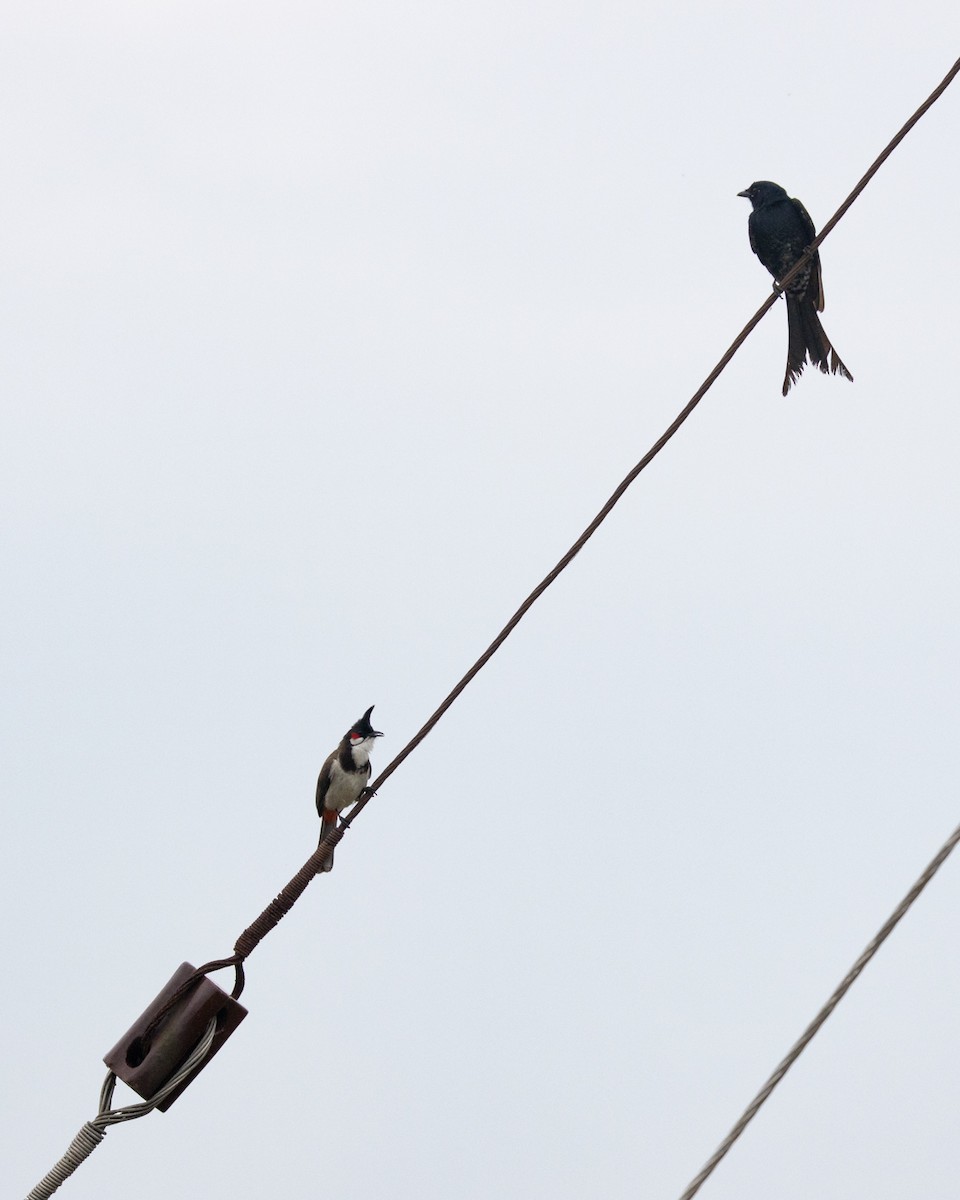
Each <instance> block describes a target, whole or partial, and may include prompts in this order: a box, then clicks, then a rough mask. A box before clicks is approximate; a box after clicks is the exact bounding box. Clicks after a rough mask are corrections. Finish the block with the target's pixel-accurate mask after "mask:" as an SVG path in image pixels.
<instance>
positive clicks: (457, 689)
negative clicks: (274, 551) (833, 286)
mask: <svg viewBox="0 0 960 1200" xmlns="http://www.w3.org/2000/svg"><path fill="white" fill-rule="evenodd" d="M958 73H960V59H958V60H957V61H956V62H955V63H954V64H953V66H952V67H951V68H950V70H949V71H948V72H947V74H946V75H945V76H944V78H943V79H942V80H941V81H940V83H939V84H937V86H936V87H935V88H934V90H933V91H932V92H931V93H930V95H929V96H928V97H927V98H926V100H924V102H923V103H922V104H921V105H920V107H919V108H918V109H917V110H916V111H915V112H914V113H913V114H912V116H911V117H910V118H909V120H907V121H906V122H905V123H904V125H903V126H902V127H901V128H900V129H899V130H898V131H897V133H896V134H895V135H894V137H893V138H891V140H890V141H889V142H888V143H887V145H886V146H885V147H884V148H883V150H882V151H881V152H880V154H878V155H877V157H876V158H875V159H874V161H873V162H872V163H871V164H870V166H869V167H868V168H867V170H866V171H865V172H864V174H863V176H862V177H861V178H860V180H859V181H858V182H857V184H856V186H855V187H854V188H853V190H852V191H851V192H850V194H849V195H848V196H847V198H846V199H845V200H844V201H843V203H842V204H841V205H840V207H839V208H838V209H837V211H836V212H835V213H834V214H833V216H832V217H831V218H830V220H829V221H827V223H826V224H825V225H824V227H823V229H821V231H820V233H819V234H818V235H817V237H816V238H815V239H814V241H813V242H812V243H811V244H810V245H809V246H808V247H807V249H806V251H805V252H804V253H803V255H802V256H801V257H800V258H799V259H798V260H797V262H796V263H795V264H794V265H793V267H792V268H791V269H790V270H789V271H788V272H787V273H786V274H785V275H784V276H783V278H782V279H780V280H779V281H778V282H777V285H776V287H775V289H774V291H773V292H772V293H771V295H769V296H768V297H767V299H766V300H765V301H764V302H763V304H761V305H760V307H759V308H758V309H757V311H756V312H755V313H754V314H753V316H752V317H751V318H750V320H749V321H748V322H747V323H746V325H744V327H743V329H741V330H740V332H739V333H738V334H737V336H736V337H735V338H734V340H733V341H732V342H731V344H730V346H729V347H728V349H727V351H726V353H725V354H724V355H723V357H722V358H721V359H720V361H719V362H718V363H717V365H716V366H715V367H714V368H713V370H712V371H711V372H710V374H709V375H708V376H707V378H706V379H705V380H704V381H703V383H702V384H701V385H700V387H699V388H698V389H697V390H696V392H694V394H693V395H692V396H691V397H690V399H689V400H688V401H687V403H686V404H685V405H684V407H683V409H682V410H681V411H680V412H679V413H678V415H677V416H676V417H675V418H674V420H673V421H672V422H671V424H670V425H669V427H668V428H667V429H666V430H664V432H663V433H662V434H661V435H660V437H659V438H658V439H657V440H656V441H655V442H654V444H653V445H652V446H651V447H650V449H649V450H648V451H647V452H646V454H645V455H644V456H643V458H641V459H640V461H639V462H638V463H637V464H636V466H634V467H633V468H632V469H631V470H630V471H629V472H628V473H627V475H626V476H625V477H624V479H623V480H622V481H621V482H620V483H619V484H618V485H617V487H616V488H615V490H614V492H613V494H612V495H611V496H610V498H609V500H607V502H606V504H604V506H603V507H602V508H601V509H600V511H599V512H598V513H597V515H596V516H595V517H594V518H593V520H592V521H591V522H590V524H589V525H588V526H587V527H586V529H585V530H584V531H583V533H581V534H580V536H579V537H578V538H577V540H576V541H575V542H574V543H573V545H572V546H571V547H570V549H569V550H568V551H567V552H566V554H564V556H563V557H562V558H561V559H560V561H559V562H558V563H557V565H556V566H555V567H554V568H553V569H552V570H551V571H549V572H548V573H547V574H546V575H545V576H544V577H543V579H541V580H540V582H539V583H538V584H537V586H536V587H535V588H534V589H533V591H532V592H531V593H530V595H529V596H527V598H526V599H525V600H524V601H523V603H522V604H521V605H520V607H519V608H518V609H517V611H516V612H515V613H514V614H513V616H512V617H511V618H510V620H509V621H508V622H507V623H506V625H504V627H503V628H502V629H501V630H500V632H499V633H498V634H497V636H496V637H495V638H494V639H493V641H492V642H491V643H490V645H489V646H488V647H487V648H486V650H484V652H483V653H482V654H481V655H480V657H479V658H478V659H477V661H476V662H475V663H474V664H473V666H472V667H470V669H469V670H468V671H467V672H466V674H465V675H463V677H462V678H461V679H460V680H459V681H458V682H457V683H456V684H455V685H454V687H453V688H452V689H451V690H450V692H449V693H448V694H447V696H446V697H445V698H444V699H443V700H442V701H441V703H440V704H439V705H438V706H437V708H436V709H435V710H434V711H433V712H432V713H431V714H430V716H429V717H428V718H427V720H426V721H425V722H424V723H423V725H422V726H421V727H420V728H419V729H418V730H417V732H416V733H415V734H414V735H413V737H412V738H411V739H410V740H409V741H408V742H407V744H406V745H405V746H404V747H403V749H402V750H400V752H399V753H398V754H397V755H396V756H395V757H394V758H393V759H392V760H391V761H390V762H389V763H388V764H387V766H386V767H385V768H384V769H383V770H382V771H381V772H380V774H379V775H378V776H377V778H376V779H375V780H374V781H373V783H372V784H371V786H370V787H369V788H368V789H367V790H366V791H365V792H364V794H363V795H362V796H361V798H360V800H359V802H358V803H357V804H356V805H354V808H353V810H352V812H351V813H350V816H349V818H348V819H347V820H346V821H344V822H342V824H341V825H340V827H339V828H337V829H333V830H331V831H330V832H329V833H328V834H327V835H326V836H325V837H324V839H323V841H322V842H321V844H320V846H319V847H318V849H317V850H316V851H315V852H314V854H313V855H311V857H310V858H309V859H308V860H307V862H306V863H305V864H304V866H303V867H302V868H301V869H300V870H299V871H298V872H297V874H296V875H295V876H294V877H293V879H291V880H290V882H289V883H288V884H287V885H286V887H285V888H284V889H283V890H282V891H281V892H280V893H279V894H278V895H277V896H276V898H275V899H274V900H272V901H271V902H270V904H269V905H268V906H267V908H266V909H264V911H263V912H262V913H261V914H260V916H259V917H258V918H257V919H256V921H254V922H253V924H252V925H250V926H249V927H248V928H247V929H246V930H244V932H243V933H242V934H241V935H240V937H239V938H238V940H237V942H236V945H235V946H234V951H235V954H234V957H233V958H232V959H230V960H227V961H229V962H231V963H234V964H235V965H237V969H238V973H239V971H240V966H239V964H240V963H241V962H242V960H243V959H244V958H246V957H247V955H248V954H250V953H251V951H252V950H253V949H254V948H255V947H256V946H257V944H258V943H259V942H260V940H261V938H263V937H264V936H265V935H266V934H267V933H269V931H270V930H271V929H273V928H274V926H275V925H276V924H277V922H278V921H280V920H281V919H282V918H283V917H284V916H285V915H286V914H287V913H288V912H289V911H290V909H291V908H292V907H293V905H294V904H295V903H296V901H297V900H298V899H299V897H300V895H301V894H302V893H303V891H304V890H305V889H306V887H307V885H308V884H309V882H310V880H311V879H313V878H314V876H315V874H316V871H317V869H318V868H319V866H320V865H321V864H322V863H323V862H324V860H325V859H326V857H327V855H328V854H329V853H330V850H331V849H332V848H333V847H334V846H336V845H337V843H338V842H339V841H340V840H341V839H342V837H343V835H344V831H345V830H346V829H347V828H349V826H350V824H351V823H352V822H353V821H354V820H355V819H356V817H357V816H358V815H359V814H360V813H361V812H362V811H363V809H364V808H365V807H366V805H367V804H368V803H369V801H370V800H371V799H372V798H373V796H374V795H375V794H376V791H377V789H378V788H379V787H381V786H382V785H383V784H384V783H385V782H386V781H387V780H388V779H389V778H390V776H391V775H392V774H393V773H394V771H396V769H397V768H398V767H399V766H400V764H401V763H402V762H403V761H404V759H405V758H407V757H408V755H410V754H412V753H413V751H414V750H415V749H416V748H417V746H419V745H420V743H421V742H422V741H423V739H424V738H425V737H426V736H427V734H428V733H429V732H430V731H431V730H432V729H433V727H434V726H435V725H436V724H437V722H438V721H439V720H440V718H441V717H442V716H443V714H444V713H445V712H446V711H447V709H448V708H450V706H451V705H452V704H453V703H454V701H455V700H456V699H457V697H458V696H459V695H460V693H461V692H462V691H463V690H464V688H466V687H467V685H468V684H469V683H470V682H471V680H473V679H474V678H475V676H476V675H478V674H479V672H480V671H481V670H482V669H483V668H484V667H485V666H486V664H487V663H488V662H489V661H490V659H491V658H492V657H493V656H494V654H496V652H497V651H498V650H499V649H500V647H501V646H502V645H503V643H504V642H505V641H506V640H507V638H508V637H509V636H510V634H511V633H513V631H514V629H516V627H517V626H518V625H519V624H520V622H521V621H522V620H523V618H524V617H525V616H526V614H527V613H528V612H529V611H530V609H531V608H532V607H533V606H534V604H536V602H537V601H538V600H539V599H540V597H541V596H542V595H543V593H544V592H545V591H546V590H547V588H548V587H550V585H551V584H552V583H554V581H555V580H556V579H557V578H558V577H559V576H560V575H561V574H562V573H563V572H564V571H565V570H566V569H567V567H568V566H569V565H570V563H571V562H573V560H574V558H576V556H577V555H578V554H579V553H580V551H581V550H582V549H583V547H584V546H585V545H586V544H587V542H588V541H589V540H590V538H592V537H593V535H594V534H595V533H596V532H597V530H598V529H599V528H600V526H601V525H602V524H603V522H604V521H605V520H606V519H607V517H608V516H609V515H610V513H611V512H613V510H614V508H616V506H617V504H619V502H620V500H621V499H622V498H623V496H624V494H625V493H626V491H627V489H628V488H629V487H630V485H631V484H632V483H633V482H634V480H636V478H637V476H638V475H639V474H640V473H641V471H643V470H644V469H645V468H646V467H648V466H649V465H650V463H651V462H653V460H654V459H655V458H656V457H657V455H658V454H659V453H660V451H661V450H662V449H663V448H664V446H666V444H667V443H668V442H669V441H670V439H671V438H672V437H673V435H674V434H675V433H676V432H677V431H678V430H679V428H680V427H681V425H683V423H684V422H685V421H686V419H687V418H688V417H689V416H690V414H691V413H692V412H693V410H694V409H695V408H696V407H697V405H698V404H699V403H700V401H701V400H702V399H703V397H704V396H705V395H706V394H707V392H708V391H709V390H710V388H711V387H712V386H713V384H714V383H715V382H716V381H717V379H718V378H719V377H720V375H721V373H722V372H723V371H724V369H725V368H726V366H727V364H728V363H729V362H730V360H731V359H732V358H733V356H734V355H735V354H736V352H737V351H738V350H739V349H740V347H741V346H742V345H743V343H744V342H745V341H746V340H747V338H748V337H749V336H750V334H751V333H752V332H753V330H754V329H755V328H756V327H757V325H759V323H760V321H761V320H762V319H763V318H764V317H765V316H766V314H767V313H768V312H769V311H770V309H771V308H772V307H773V306H774V304H775V303H776V302H777V299H778V297H779V294H780V292H781V291H782V290H783V288H784V286H785V285H786V284H787V283H789V281H790V280H791V279H792V278H793V277H794V276H795V275H796V274H798V273H799V272H800V271H801V270H802V269H803V267H804V264H805V263H806V262H807V261H808V259H809V258H810V256H811V255H812V254H813V253H814V252H815V250H816V249H817V247H818V246H819V245H820V244H821V243H822V242H823V240H824V239H825V238H826V237H827V236H828V235H829V234H830V233H831V231H832V230H833V229H834V228H835V227H836V225H837V223H838V222H839V221H840V220H841V218H842V217H843V216H844V215H845V214H846V212H847V210H848V209H849V208H850V206H851V205H852V204H853V202H854V201H855V200H856V198H857V197H858V196H859V195H860V193H861V192H862V191H863V190H864V188H865V187H866V186H867V184H868V183H869V182H870V180H871V179H872V178H873V177H874V175H876V173H877V171H879V169H880V168H881V166H883V164H884V163H885V162H886V161H887V159H888V158H889V157H890V155H891V154H892V153H893V151H894V150H895V149H896V148H897V146H899V144H900V143H901V142H902V141H903V139H904V138H905V137H906V136H907V134H908V133H909V132H910V130H911V129H912V128H913V127H914V125H916V123H917V122H918V121H919V120H920V118H921V117H922V116H923V115H924V114H925V113H926V112H927V110H928V109H929V108H930V107H931V106H932V105H933V104H934V103H935V102H936V101H937V100H938V99H939V98H940V96H941V95H942V94H943V93H944V92H945V91H946V89H947V88H948V87H949V85H950V84H951V83H952V82H953V80H954V78H955V77H956V75H957V74H958ZM221 965H223V964H221ZM203 969H204V968H201V970H203ZM234 994H235V995H236V994H238V993H236V992H235V993H234Z"/></svg>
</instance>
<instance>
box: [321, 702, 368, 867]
mask: <svg viewBox="0 0 960 1200" xmlns="http://www.w3.org/2000/svg"><path fill="white" fill-rule="evenodd" d="M372 712H373V705H372V704H371V705H370V707H369V708H368V709H367V711H366V712H365V713H364V714H363V716H362V717H361V718H360V720H359V721H357V722H356V723H355V724H354V725H351V726H350V728H349V729H348V730H347V732H346V733H345V734H344V735H343V737H342V738H341V740H340V744H339V746H337V748H336V750H333V751H331V752H330V754H328V755H327V757H326V760H325V761H324V764H323V766H322V767H321V768H320V776H319V778H318V779H317V812H318V813H319V815H320V841H321V842H322V841H323V838H324V835H325V834H326V833H327V832H328V830H330V829H332V828H335V827H336V824H337V817H339V815H340V813H341V812H342V811H343V810H344V809H345V808H349V806H350V805H351V804H355V803H356V802H357V801H358V800H359V799H360V796H361V795H362V794H363V791H364V789H365V788H366V786H367V780H368V779H369V778H370V751H371V750H372V749H373V743H374V741H375V740H376V739H377V738H378V737H383V734H382V733H381V732H380V731H379V730H378V729H374V727H373V726H372V725H371V724H370V714H371V713H372ZM318 844H319V843H318ZM319 870H320V871H332V870H333V851H332V850H331V851H330V853H329V855H328V856H327V858H326V859H324V862H323V866H322V867H320V868H319Z"/></svg>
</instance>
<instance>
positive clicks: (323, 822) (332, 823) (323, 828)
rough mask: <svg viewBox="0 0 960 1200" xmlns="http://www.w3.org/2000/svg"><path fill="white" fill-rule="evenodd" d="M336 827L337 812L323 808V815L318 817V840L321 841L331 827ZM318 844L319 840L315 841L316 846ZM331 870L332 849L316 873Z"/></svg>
mask: <svg viewBox="0 0 960 1200" xmlns="http://www.w3.org/2000/svg"><path fill="white" fill-rule="evenodd" d="M336 827H337V814H336V813H335V812H331V811H329V810H328V809H326V808H325V809H324V810H323V815H322V816H321V818H320V841H321V842H322V841H323V839H324V837H325V835H326V834H327V833H328V832H329V831H330V830H331V829H336ZM319 844H320V842H318V843H317V845H318V846H319ZM332 870H333V851H332V850H331V851H330V853H329V854H328V855H327V857H326V858H325V859H324V862H323V866H322V867H320V869H319V870H318V871H317V874H318V875H319V874H320V872H321V871H332Z"/></svg>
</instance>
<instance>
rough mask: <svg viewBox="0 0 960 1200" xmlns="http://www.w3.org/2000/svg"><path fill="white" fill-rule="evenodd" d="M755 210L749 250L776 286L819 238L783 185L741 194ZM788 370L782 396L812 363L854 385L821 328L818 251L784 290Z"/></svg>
mask: <svg viewBox="0 0 960 1200" xmlns="http://www.w3.org/2000/svg"><path fill="white" fill-rule="evenodd" d="M737 195H738V196H743V197H744V198H745V199H747V200H749V201H750V203H751V205H752V206H753V210H752V212H751V213H750V220H749V223H748V231H749V233H750V249H751V250H752V251H753V252H754V254H755V255H756V256H757V258H759V259H760V261H761V262H762V263H763V265H764V266H765V267H766V268H767V270H768V271H769V272H770V274H771V275H772V276H773V277H774V279H776V280H778V281H779V280H780V279H782V278H783V277H784V275H786V273H787V272H788V271H789V270H790V268H791V267H792V266H793V265H794V263H795V262H796V261H797V259H798V258H800V256H801V255H802V254H803V252H804V250H806V248H807V247H808V246H809V245H810V243H811V242H812V241H813V239H814V238H815V237H816V236H817V231H816V229H815V228H814V226H813V221H811V220H810V215H809V213H808V212H807V210H806V209H805V208H804V207H803V205H802V204H801V203H800V201H799V200H793V199H791V198H790V197H789V196H788V195H787V193H786V192H785V191H784V189H783V188H782V187H781V186H780V184H779V183H771V182H770V181H769V180H766V179H761V180H760V181H759V182H757V183H751V184H750V186H749V187H748V188H747V189H746V190H745V191H742V192H738V193H737ZM786 298H787V370H786V374H785V375H784V377H783V394H784V395H786V394H787V392H788V391H789V390H790V385H791V384H792V383H795V382H796V381H797V380H798V379H799V378H800V374H801V372H802V371H803V368H804V364H805V363H806V361H807V356H808V355H809V358H810V362H811V363H813V365H814V366H815V367H819V369H820V370H821V371H823V373H824V374H827V372H830V373H831V374H833V375H836V374H838V373H839V374H840V375H842V376H843V377H844V378H845V379H849V380H850V381H851V382H852V381H853V376H852V375H851V374H850V372H849V371H848V370H847V368H846V367H845V366H844V364H843V362H842V361H841V359H840V355H839V354H837V352H836V350H834V348H833V345H832V344H831V342H830V339H829V338H828V337H827V335H826V333H825V332H824V328H823V326H822V325H821V324H820V318H819V317H818V316H817V313H818V312H823V280H822V278H821V274H820V253H819V251H814V253H813V254H812V255H811V256H810V258H809V259H808V260H807V261H806V263H805V264H804V265H803V267H802V268H801V269H800V271H799V272H798V273H797V274H796V275H795V276H794V277H793V279H791V280H790V282H789V283H788V284H787V286H786Z"/></svg>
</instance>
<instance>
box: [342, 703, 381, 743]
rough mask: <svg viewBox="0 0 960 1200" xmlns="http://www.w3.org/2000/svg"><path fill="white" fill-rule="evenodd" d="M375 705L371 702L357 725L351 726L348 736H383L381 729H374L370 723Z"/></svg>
mask: <svg viewBox="0 0 960 1200" xmlns="http://www.w3.org/2000/svg"><path fill="white" fill-rule="evenodd" d="M373 707H374V706H373V705H372V704H371V705H370V707H369V708H368V709H367V711H366V712H365V713H364V714H363V716H362V717H361V718H360V720H359V721H358V722H357V723H356V725H354V726H352V727H351V729H350V733H349V734H348V735H347V736H348V737H361V738H368V737H383V734H382V733H381V732H380V731H379V729H374V727H373V726H372V725H371V724H370V714H371V713H372V712H373Z"/></svg>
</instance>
